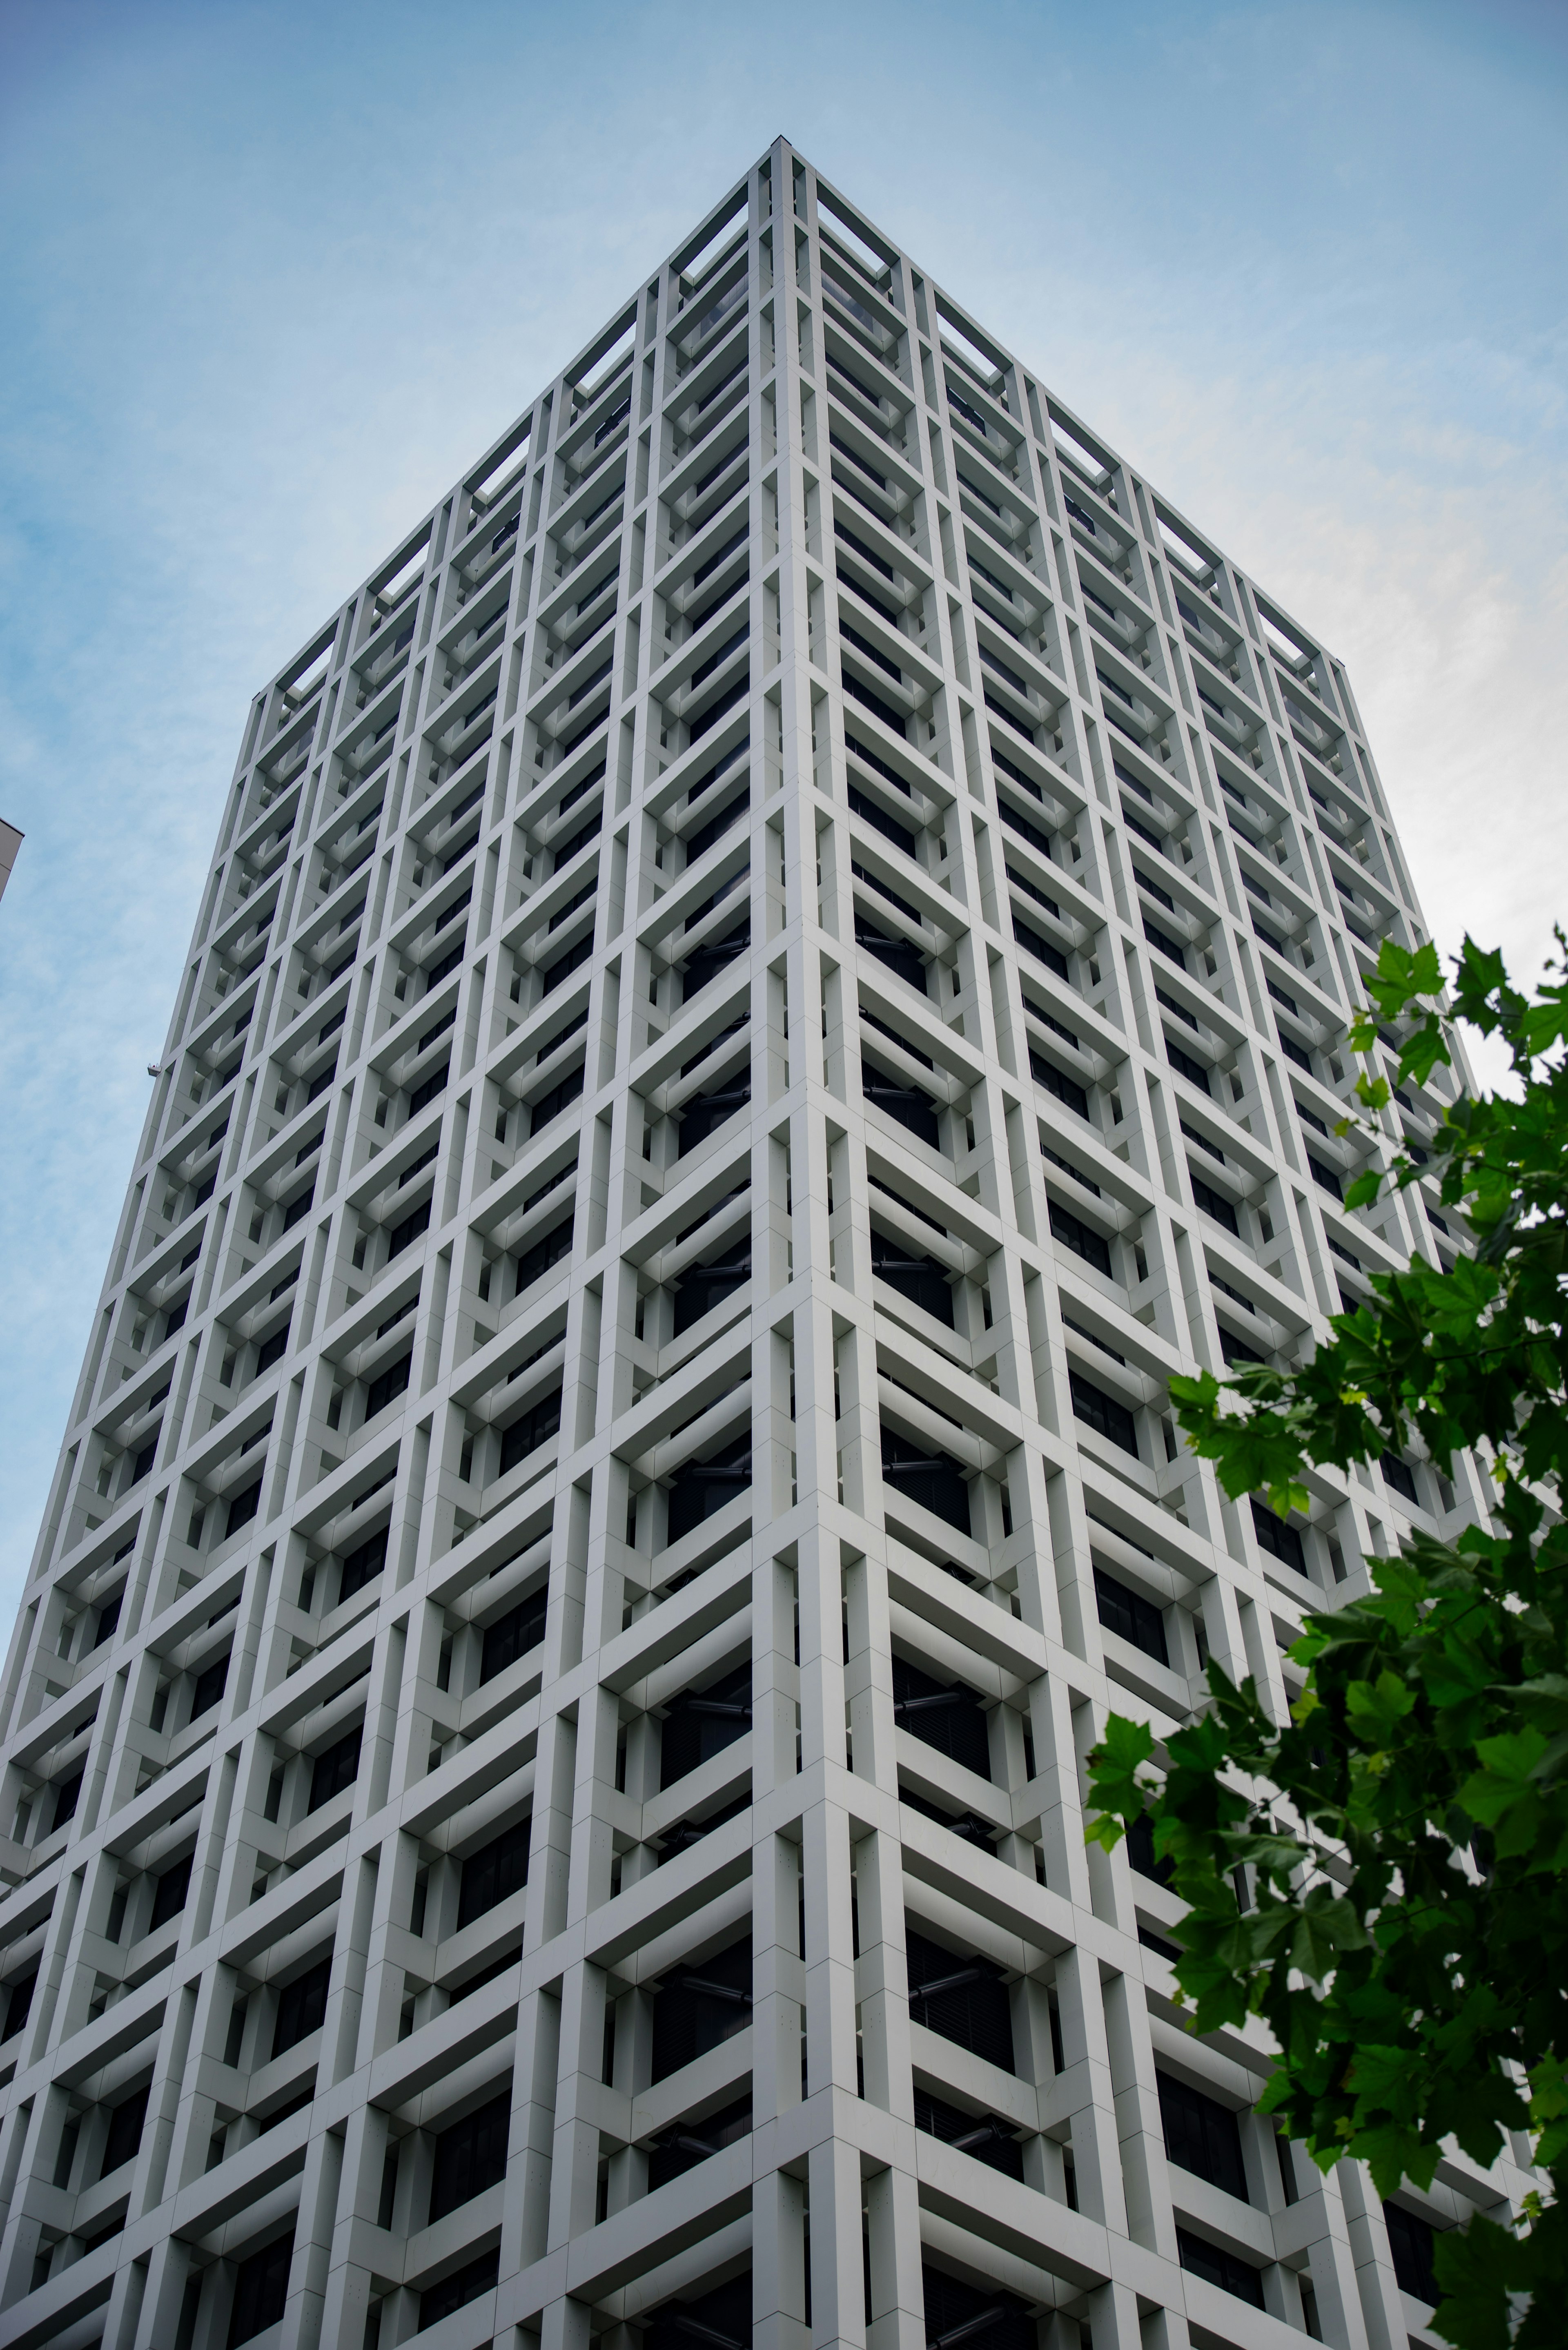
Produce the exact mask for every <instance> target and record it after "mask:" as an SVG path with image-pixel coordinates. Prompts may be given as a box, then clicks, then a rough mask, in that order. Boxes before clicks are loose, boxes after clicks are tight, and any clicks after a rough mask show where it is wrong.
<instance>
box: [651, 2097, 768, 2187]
mask: <svg viewBox="0 0 1568 2350" xmlns="http://www.w3.org/2000/svg"><path fill="white" fill-rule="evenodd" d="M751 2128H752V2101H751V2099H750V2097H740V2098H737V2100H736V2102H735V2103H734V2104H733V2105H732V2106H724V2107H722V2110H721V2111H720V2112H718V2113H716V2114H709V2115H707V2116H705V2117H704V2118H703V2119H702V2120H701V2121H700V2122H685V2121H681V2122H674V2123H672V2124H671V2126H670V2128H669V2129H666V2130H660V2132H659V2136H658V2137H656V2138H655V2139H654V2141H653V2144H652V2146H651V2147H650V2148H649V2157H648V2184H649V2190H650V2191H651V2190H652V2189H654V2188H655V2187H662V2186H664V2185H665V2184H666V2183H667V2181H668V2180H670V2179H671V2178H680V2176H681V2174H682V2172H683V2171H688V2170H693V2169H695V2168H696V2167H697V2165H698V2163H700V2162H706V2161H707V2160H708V2158H709V2157H710V2155H714V2154H719V2153H722V2150H723V2148H724V2147H727V2146H734V2145H735V2144H736V2143H737V2141H738V2140H740V2139H741V2138H743V2137H750V2135H751Z"/></svg>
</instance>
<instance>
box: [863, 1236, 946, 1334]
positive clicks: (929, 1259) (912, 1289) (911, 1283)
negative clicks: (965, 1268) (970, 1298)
mask: <svg viewBox="0 0 1568 2350" xmlns="http://www.w3.org/2000/svg"><path fill="white" fill-rule="evenodd" d="M871 1270H872V1272H873V1273H874V1274H876V1276H877V1280H878V1281H885V1282H886V1283H887V1284H888V1287H889V1289H896V1290H897V1291H898V1295H899V1296H900V1297H907V1298H908V1299H909V1303H910V1305H919V1306H921V1307H923V1308H924V1310H925V1312H926V1313H928V1314H930V1315H934V1316H935V1317H936V1319H937V1320H938V1321H939V1322H940V1323H943V1324H945V1325H946V1326H947V1328H948V1329H951V1328H952V1327H953V1294H952V1289H951V1287H950V1284H949V1281H948V1271H947V1267H946V1265H944V1264H939V1263H938V1262H937V1260H936V1258H935V1257H934V1256H911V1255H910V1254H909V1249H908V1247H907V1245H906V1244H905V1243H903V1242H902V1241H893V1240H889V1239H888V1237H887V1235H886V1234H885V1233H883V1232H878V1231H877V1227H876V1225H875V1224H873V1225H872V1227H871Z"/></svg>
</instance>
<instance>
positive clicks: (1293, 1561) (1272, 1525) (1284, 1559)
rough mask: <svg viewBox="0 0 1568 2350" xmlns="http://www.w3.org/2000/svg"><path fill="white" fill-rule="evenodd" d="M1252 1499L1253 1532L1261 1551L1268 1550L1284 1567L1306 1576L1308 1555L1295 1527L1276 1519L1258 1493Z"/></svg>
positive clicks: (1281, 1519)
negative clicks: (1290, 1567)
mask: <svg viewBox="0 0 1568 2350" xmlns="http://www.w3.org/2000/svg"><path fill="white" fill-rule="evenodd" d="M1251 1504H1252V1531H1253V1533H1254V1534H1256V1535H1257V1537H1258V1547H1259V1548H1260V1550H1266V1551H1267V1552H1268V1554H1269V1556H1270V1557H1271V1558H1277V1559H1278V1560H1279V1562H1280V1564H1281V1565H1282V1566H1292V1567H1294V1569H1295V1571H1296V1573H1297V1574H1298V1575H1304V1574H1305V1573H1306V1553H1305V1551H1304V1550H1303V1547H1302V1538H1301V1536H1300V1534H1298V1533H1297V1532H1296V1530H1295V1528H1294V1526H1291V1525H1287V1524H1286V1523H1285V1521H1284V1520H1283V1518H1278V1517H1276V1516H1275V1515H1274V1513H1273V1512H1272V1510H1271V1509H1270V1507H1269V1505H1268V1503H1266V1502H1260V1501H1259V1499H1258V1497H1257V1495H1256V1493H1254V1494H1252V1495H1251Z"/></svg>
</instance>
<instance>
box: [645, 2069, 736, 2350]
mask: <svg viewBox="0 0 1568 2350" xmlns="http://www.w3.org/2000/svg"><path fill="white" fill-rule="evenodd" d="M751 2133H752V2101H751V2099H750V2097H740V2098H738V2099H737V2100H736V2102H735V2103H734V2104H733V2105H732V2106H723V2107H722V2109H721V2110H720V2111H719V2112H718V2113H716V2114H709V2115H708V2116H706V2118H705V2119H703V2120H702V2121H700V2122H673V2123H672V2124H671V2125H670V2127H669V2129H666V2130H660V2132H659V2136H658V2137H656V2138H655V2139H654V2141H653V2144H652V2146H651V2147H650V2148H649V2157H648V2184H649V2191H650V2192H651V2190H652V2189H654V2188H656V2187H663V2186H665V2185H666V2184H667V2183H668V2182H669V2181H670V2179H671V2178H680V2176H681V2174H682V2172H683V2171H687V2170H693V2169H695V2168H696V2166H697V2165H698V2163H700V2162H706V2161H707V2160H708V2158H709V2157H710V2156H711V2155H715V2154H722V2151H723V2149H724V2148H725V2147H727V2146H735V2145H738V2144H739V2142H740V2140H741V2139H742V2138H743V2137H750V2136H751ZM692 2339H693V2340H697V2339H703V2340H707V2341H711V2340H712V2336H711V2334H707V2335H703V2336H693V2337H692Z"/></svg>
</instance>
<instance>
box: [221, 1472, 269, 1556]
mask: <svg viewBox="0 0 1568 2350" xmlns="http://www.w3.org/2000/svg"><path fill="white" fill-rule="evenodd" d="M261 1489H262V1481H261V1479H260V1478H259V1477H258V1478H257V1479H256V1481H255V1483H254V1485H247V1486H246V1487H245V1490H244V1492H243V1493H236V1494H235V1495H234V1500H233V1501H232V1502H231V1503H229V1514H228V1516H227V1518H226V1519H225V1520H224V1522H223V1537H224V1540H225V1541H226V1540H227V1538H228V1537H229V1535H230V1534H238V1532H239V1530H240V1528H241V1527H242V1526H248V1525H249V1523H250V1522H251V1520H252V1519H253V1518H254V1515H255V1513H256V1512H257V1511H258V1510H259V1509H260V1507H261Z"/></svg>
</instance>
